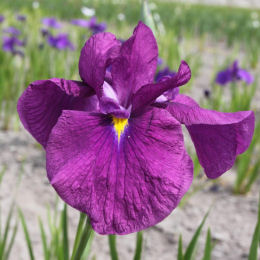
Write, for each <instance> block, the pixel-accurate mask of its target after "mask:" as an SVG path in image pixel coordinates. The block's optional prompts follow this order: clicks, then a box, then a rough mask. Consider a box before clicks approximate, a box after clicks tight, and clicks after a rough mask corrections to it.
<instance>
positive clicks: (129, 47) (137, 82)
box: [112, 22, 158, 106]
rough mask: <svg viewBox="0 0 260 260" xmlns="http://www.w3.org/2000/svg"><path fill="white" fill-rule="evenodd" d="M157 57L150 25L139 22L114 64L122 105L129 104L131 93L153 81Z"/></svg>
mask: <svg viewBox="0 0 260 260" xmlns="http://www.w3.org/2000/svg"><path fill="white" fill-rule="evenodd" d="M157 59H158V47H157V43H156V40H155V38H154V35H153V33H152V31H151V29H150V28H149V27H147V26H146V25H145V24H143V23H142V22H139V24H138V25H137V27H136V28H135V30H134V33H133V36H132V37H130V38H129V39H128V40H127V41H125V42H124V43H123V44H122V47H121V51H120V57H118V58H117V59H116V60H115V62H114V63H113V66H112V77H113V86H114V87H115V88H116V91H117V93H118V96H119V100H120V102H121V104H122V105H124V106H127V105H128V102H129V99H128V98H129V95H130V94H131V93H134V92H136V91H137V90H138V89H139V88H141V87H142V86H143V85H146V84H148V83H152V82H153V80H154V74H155V72H156V67H157Z"/></svg>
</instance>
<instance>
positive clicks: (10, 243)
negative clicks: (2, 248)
mask: <svg viewBox="0 0 260 260" xmlns="http://www.w3.org/2000/svg"><path fill="white" fill-rule="evenodd" d="M17 229H18V223H16V224H15V226H14V229H13V233H12V236H11V239H10V242H9V245H8V247H7V250H6V252H5V255H4V258H3V259H5V260H7V259H8V258H9V255H10V252H11V250H12V248H13V245H14V240H15V237H16V233H17Z"/></svg>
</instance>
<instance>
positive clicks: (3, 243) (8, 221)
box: [0, 204, 14, 257]
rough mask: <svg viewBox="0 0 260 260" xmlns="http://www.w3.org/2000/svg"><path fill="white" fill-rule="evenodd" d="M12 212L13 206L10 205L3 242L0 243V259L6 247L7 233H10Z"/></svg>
mask: <svg viewBox="0 0 260 260" xmlns="http://www.w3.org/2000/svg"><path fill="white" fill-rule="evenodd" d="M13 210H14V204H12V205H11V207H10V209H9V212H8V216H7V219H6V223H5V231H4V236H3V240H2V241H1V246H0V257H3V256H4V252H5V247H6V243H7V239H8V235H9V231H10V222H11V219H12V215H13Z"/></svg>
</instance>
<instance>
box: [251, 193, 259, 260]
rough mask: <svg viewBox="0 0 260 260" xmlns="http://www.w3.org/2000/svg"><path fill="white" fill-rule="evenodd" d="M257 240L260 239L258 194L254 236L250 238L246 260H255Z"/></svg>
mask: <svg viewBox="0 0 260 260" xmlns="http://www.w3.org/2000/svg"><path fill="white" fill-rule="evenodd" d="M259 239H260V193H259V201H258V219H257V223H256V227H255V231H254V235H253V238H252V242H251V246H250V251H249V256H248V260H257V251H258V244H259Z"/></svg>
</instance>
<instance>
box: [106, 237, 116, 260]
mask: <svg viewBox="0 0 260 260" xmlns="http://www.w3.org/2000/svg"><path fill="white" fill-rule="evenodd" d="M108 241H109V249H110V256H111V260H118V254H117V250H116V235H109V236H108Z"/></svg>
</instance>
